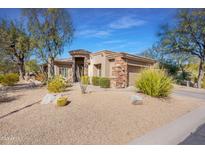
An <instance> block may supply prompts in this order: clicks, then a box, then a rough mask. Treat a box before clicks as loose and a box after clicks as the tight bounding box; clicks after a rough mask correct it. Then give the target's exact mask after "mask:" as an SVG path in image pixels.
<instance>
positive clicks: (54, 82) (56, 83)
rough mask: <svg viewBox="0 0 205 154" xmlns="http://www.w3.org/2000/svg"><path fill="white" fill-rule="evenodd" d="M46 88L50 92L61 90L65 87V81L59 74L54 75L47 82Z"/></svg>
mask: <svg viewBox="0 0 205 154" xmlns="http://www.w3.org/2000/svg"><path fill="white" fill-rule="evenodd" d="M47 89H48V91H49V92H50V93H60V92H63V91H65V89H66V81H65V80H64V79H63V78H62V77H60V76H55V77H54V78H53V79H51V80H50V81H49V82H48V87H47Z"/></svg>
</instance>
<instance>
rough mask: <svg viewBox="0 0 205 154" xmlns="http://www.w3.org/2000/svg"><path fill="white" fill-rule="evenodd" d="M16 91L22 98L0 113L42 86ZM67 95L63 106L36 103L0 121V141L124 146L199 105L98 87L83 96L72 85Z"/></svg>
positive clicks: (3, 107) (33, 97)
mask: <svg viewBox="0 0 205 154" xmlns="http://www.w3.org/2000/svg"><path fill="white" fill-rule="evenodd" d="M90 89H91V90H90V91H93V90H92V89H93V88H90ZM19 93H20V94H24V96H21V97H19V98H18V99H17V100H14V101H12V102H10V103H4V104H0V112H1V114H5V113H7V112H9V111H11V110H13V109H14V108H18V107H20V106H21V105H22V104H26V103H27V104H29V103H32V101H37V100H38V99H40V98H42V96H43V95H44V94H45V93H46V90H45V88H40V89H36V90H32V91H29V90H21V91H18V92H16V94H17V95H18V94H19ZM66 94H67V95H68V96H69V99H70V101H71V103H70V104H69V105H67V106H65V107H57V106H55V105H54V104H47V105H42V104H35V105H33V106H31V107H28V108H26V109H24V110H21V111H19V112H16V113H14V114H12V115H9V116H7V117H4V118H2V119H0V144H127V143H128V142H129V141H131V140H133V139H134V138H136V137H139V136H141V135H143V134H144V133H146V132H147V131H150V130H152V129H154V128H157V127H160V126H162V125H164V124H165V123H167V122H170V121H172V120H174V119H176V118H177V117H179V116H181V115H183V114H185V113H187V112H190V111H191V110H193V109H195V108H197V107H199V106H200V105H201V104H202V103H201V102H200V101H198V100H195V99H190V98H188V99H186V98H180V97H177V96H175V97H171V98H168V99H156V98H151V97H148V96H145V95H143V94H139V95H141V96H142V97H143V102H144V104H143V105H133V104H131V99H130V97H131V96H133V95H134V94H135V92H134V91H132V90H126V89H125V90H114V91H113V90H99V88H98V90H96V91H93V92H91V93H89V94H84V95H82V94H81V93H80V90H79V87H77V86H74V87H72V88H71V89H70V90H69V91H67V92H66ZM187 102H189V103H187ZM11 103H12V105H10V104H11ZM7 105H8V106H7ZM15 106H16V107H15Z"/></svg>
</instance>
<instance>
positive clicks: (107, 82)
mask: <svg viewBox="0 0 205 154" xmlns="http://www.w3.org/2000/svg"><path fill="white" fill-rule="evenodd" d="M100 87H101V88H110V79H109V78H104V77H103V78H100Z"/></svg>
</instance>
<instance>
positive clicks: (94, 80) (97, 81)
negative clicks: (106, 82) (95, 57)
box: [92, 76, 100, 86]
mask: <svg viewBox="0 0 205 154" xmlns="http://www.w3.org/2000/svg"><path fill="white" fill-rule="evenodd" d="M92 84H93V85H94V86H99V85H100V77H97V76H93V77H92Z"/></svg>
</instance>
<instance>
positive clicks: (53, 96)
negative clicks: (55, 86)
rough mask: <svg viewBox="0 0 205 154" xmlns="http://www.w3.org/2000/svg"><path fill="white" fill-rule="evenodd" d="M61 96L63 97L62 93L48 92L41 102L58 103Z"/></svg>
mask: <svg viewBox="0 0 205 154" xmlns="http://www.w3.org/2000/svg"><path fill="white" fill-rule="evenodd" d="M60 97H62V94H46V95H45V96H44V97H43V99H42V101H41V104H49V103H56V102H57V100H58V98H60Z"/></svg>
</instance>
